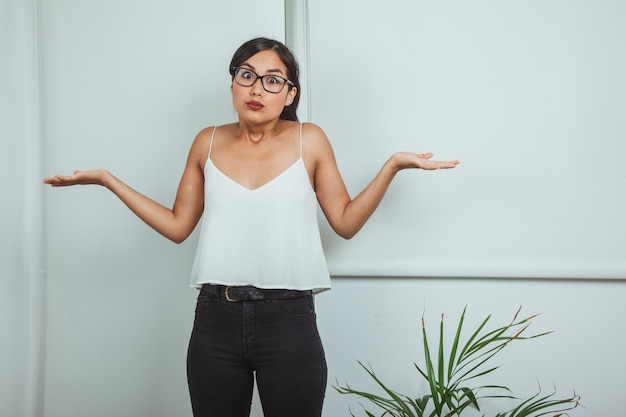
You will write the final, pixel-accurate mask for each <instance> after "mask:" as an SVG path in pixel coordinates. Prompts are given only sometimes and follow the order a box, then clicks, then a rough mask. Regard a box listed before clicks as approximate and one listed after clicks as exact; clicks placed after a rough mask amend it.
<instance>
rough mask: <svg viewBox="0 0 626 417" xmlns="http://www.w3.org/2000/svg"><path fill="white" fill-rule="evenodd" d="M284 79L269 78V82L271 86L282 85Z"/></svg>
mask: <svg viewBox="0 0 626 417" xmlns="http://www.w3.org/2000/svg"><path fill="white" fill-rule="evenodd" d="M282 81H283V80H282V78H280V77H268V78H267V82H268V83H270V84H280V83H282Z"/></svg>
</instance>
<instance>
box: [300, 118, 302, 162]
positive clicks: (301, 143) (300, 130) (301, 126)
mask: <svg viewBox="0 0 626 417" xmlns="http://www.w3.org/2000/svg"><path fill="white" fill-rule="evenodd" d="M300 158H302V122H300Z"/></svg>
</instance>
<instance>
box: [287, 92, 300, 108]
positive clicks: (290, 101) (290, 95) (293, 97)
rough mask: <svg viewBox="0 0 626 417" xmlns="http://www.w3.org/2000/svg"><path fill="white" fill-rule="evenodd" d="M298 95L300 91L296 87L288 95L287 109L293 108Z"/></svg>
mask: <svg viewBox="0 0 626 417" xmlns="http://www.w3.org/2000/svg"><path fill="white" fill-rule="evenodd" d="M297 94H298V89H297V88H296V87H291V89H290V90H289V92H288V93H287V97H286V98H285V107H288V106H291V103H293V100H294V99H295V98H296V95H297Z"/></svg>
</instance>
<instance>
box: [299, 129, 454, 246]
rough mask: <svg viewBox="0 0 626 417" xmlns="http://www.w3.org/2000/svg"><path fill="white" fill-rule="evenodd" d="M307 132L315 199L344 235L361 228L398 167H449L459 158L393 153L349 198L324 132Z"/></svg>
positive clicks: (427, 168) (353, 233) (334, 228)
mask: <svg viewBox="0 0 626 417" xmlns="http://www.w3.org/2000/svg"><path fill="white" fill-rule="evenodd" d="M311 133H312V134H314V135H315V136H316V137H315V138H313V139H314V140H312V141H311V142H313V145H312V146H311V148H312V151H313V152H314V159H315V173H314V187H315V192H316V195H317V200H318V201H319V204H320V207H321V208H322V211H323V212H324V215H325V216H326V218H327V219H328V222H329V224H330V226H331V227H332V229H333V230H334V231H335V233H337V234H338V235H339V236H341V237H343V238H345V239H350V238H352V237H353V236H354V235H356V234H357V232H358V231H359V230H361V228H362V227H363V225H364V224H365V223H366V222H367V220H368V219H369V218H370V216H371V215H372V214H373V213H374V211H375V210H376V208H377V207H378V204H379V203H380V202H381V200H382V199H383V196H384V195H385V193H386V192H387V189H388V188H389V185H390V184H391V181H392V180H393V178H394V177H395V175H396V174H397V173H398V172H399V171H401V170H403V169H410V168H419V169H425V170H437V169H449V168H454V167H456V166H457V165H458V163H459V161H433V160H432V159H431V158H432V156H433V154H432V153H422V154H419V153H412V152H398V153H395V154H393V155H392V156H391V157H390V158H389V159H388V160H387V161H386V162H385V163H384V165H383V167H382V168H381V170H380V171H379V172H378V174H377V175H376V176H375V177H374V179H373V180H372V182H370V183H369V185H368V186H367V187H365V189H364V190H363V191H361V192H360V193H359V194H358V195H357V196H356V197H355V198H354V199H352V198H351V197H350V195H349V194H348V190H347V189H346V186H345V183H344V182H343V179H342V178H341V174H340V173H339V169H338V168H337V162H336V160H335V156H334V153H333V150H332V147H331V145H330V142H329V141H328V139H327V138H326V135H325V134H324V133H323V132H322V131H321V129H319V128H317V130H316V131H315V130H314V131H313V132H311Z"/></svg>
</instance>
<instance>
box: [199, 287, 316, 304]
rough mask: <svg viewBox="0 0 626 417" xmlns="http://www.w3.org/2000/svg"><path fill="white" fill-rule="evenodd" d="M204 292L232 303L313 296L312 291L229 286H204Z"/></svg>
mask: <svg viewBox="0 0 626 417" xmlns="http://www.w3.org/2000/svg"><path fill="white" fill-rule="evenodd" d="M202 291H203V292H206V293H209V294H213V295H215V296H216V297H217V298H223V299H225V300H227V301H230V302H236V301H254V300H285V299H290V298H299V297H306V296H308V295H311V294H313V291H311V290H305V291H300V290H283V289H264V288H257V287H254V286H252V285H245V286H227V285H214V284H203V285H202Z"/></svg>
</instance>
